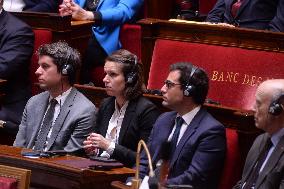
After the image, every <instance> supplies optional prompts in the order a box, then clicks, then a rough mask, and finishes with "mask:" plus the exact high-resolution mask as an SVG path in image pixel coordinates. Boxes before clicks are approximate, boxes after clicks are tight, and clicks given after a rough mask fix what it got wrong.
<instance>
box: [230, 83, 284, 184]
mask: <svg viewBox="0 0 284 189" xmlns="http://www.w3.org/2000/svg"><path fill="white" fill-rule="evenodd" d="M283 105H284V80H283V79H277V80H267V81H265V82H263V83H261V84H260V86H259V87H258V89H257V92H256V103H255V105H254V111H255V116H254V117H255V125H256V127H257V128H259V129H262V130H263V131H265V133H264V134H262V135H260V136H258V137H257V138H256V140H255V141H254V143H253V145H252V147H251V149H250V151H249V153H248V155H247V159H246V162H245V166H244V170H243V174H242V179H241V180H240V181H239V182H238V183H237V185H236V186H235V187H234V189H248V188H249V189H251V188H254V189H283V188H284V112H283Z"/></svg>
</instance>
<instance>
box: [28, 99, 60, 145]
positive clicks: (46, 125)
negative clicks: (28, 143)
mask: <svg viewBox="0 0 284 189" xmlns="http://www.w3.org/2000/svg"><path fill="white" fill-rule="evenodd" d="M56 104H57V100H55V99H52V100H51V101H50V106H49V108H48V110H47V112H46V114H45V116H44V120H43V122H42V126H41V129H40V132H39V134H38V136H37V138H36V142H35V146H34V149H35V150H39V151H43V149H44V146H45V142H46V137H47V135H48V132H49V130H50V128H51V126H52V121H53V116H54V111H55V106H56Z"/></svg>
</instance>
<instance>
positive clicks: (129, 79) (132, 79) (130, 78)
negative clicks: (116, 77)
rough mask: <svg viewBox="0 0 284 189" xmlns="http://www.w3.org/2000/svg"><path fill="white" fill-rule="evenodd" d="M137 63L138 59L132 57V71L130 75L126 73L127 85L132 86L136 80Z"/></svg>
mask: <svg viewBox="0 0 284 189" xmlns="http://www.w3.org/2000/svg"><path fill="white" fill-rule="evenodd" d="M137 62H138V58H137V56H136V55H135V56H134V65H133V68H132V71H131V72H130V73H128V74H127V76H126V83H127V84H133V83H134V82H135V81H136V80H137V73H136V71H135V68H136V66H137Z"/></svg>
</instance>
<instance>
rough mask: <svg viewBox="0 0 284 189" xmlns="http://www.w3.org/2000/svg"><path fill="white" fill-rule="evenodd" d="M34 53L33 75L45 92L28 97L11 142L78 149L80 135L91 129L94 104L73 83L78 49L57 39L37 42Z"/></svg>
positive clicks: (79, 147) (36, 146)
mask: <svg viewBox="0 0 284 189" xmlns="http://www.w3.org/2000/svg"><path fill="white" fill-rule="evenodd" d="M38 54H39V61H38V63H39V68H38V69H37V71H36V75H38V81H39V85H40V87H41V88H42V89H45V90H46V92H42V93H40V94H38V95H36V96H33V97H32V98H30V100H29V101H28V103H27V105H26V108H25V110H24V113H23V118H22V122H21V125H20V126H19V132H18V134H17V137H16V140H15V142H14V146H20V147H25V148H31V149H34V150H38V151H49V150H64V151H66V152H72V153H73V152H78V151H81V150H82V146H83V141H84V139H85V138H86V137H87V136H88V135H89V133H90V132H91V131H92V130H93V129H94V128H93V126H94V122H95V111H96V108H95V106H94V105H93V104H92V102H90V101H89V100H88V99H87V98H86V97H85V96H84V95H83V94H82V93H80V92H79V91H78V90H77V89H75V88H74V87H73V84H74V82H75V78H76V71H77V70H78V68H79V65H80V56H79V53H78V51H76V50H74V49H72V48H71V47H69V46H68V45H67V43H63V42H57V43H52V44H45V45H43V46H41V47H40V48H39V50H38ZM82 151H83V150H82Z"/></svg>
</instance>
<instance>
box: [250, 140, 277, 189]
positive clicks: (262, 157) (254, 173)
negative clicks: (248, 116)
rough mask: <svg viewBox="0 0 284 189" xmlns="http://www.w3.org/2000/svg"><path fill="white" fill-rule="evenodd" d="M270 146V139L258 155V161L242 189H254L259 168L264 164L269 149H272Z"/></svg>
mask: <svg viewBox="0 0 284 189" xmlns="http://www.w3.org/2000/svg"><path fill="white" fill-rule="evenodd" d="M272 145H273V143H272V142H271V139H270V138H269V139H268V140H267V143H266V144H265V146H264V149H263V150H262V152H261V153H260V155H259V157H258V160H257V162H256V164H255V165H254V167H253V169H252V171H251V173H250V175H249V177H248V179H247V182H246V185H245V186H244V189H251V188H254V186H255V183H256V181H257V178H258V176H259V171H260V168H261V166H262V164H263V163H264V161H265V159H266V156H267V155H268V152H269V150H270V148H271V147H272Z"/></svg>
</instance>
